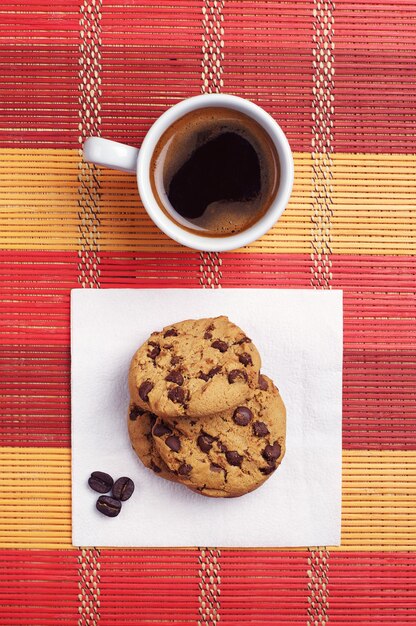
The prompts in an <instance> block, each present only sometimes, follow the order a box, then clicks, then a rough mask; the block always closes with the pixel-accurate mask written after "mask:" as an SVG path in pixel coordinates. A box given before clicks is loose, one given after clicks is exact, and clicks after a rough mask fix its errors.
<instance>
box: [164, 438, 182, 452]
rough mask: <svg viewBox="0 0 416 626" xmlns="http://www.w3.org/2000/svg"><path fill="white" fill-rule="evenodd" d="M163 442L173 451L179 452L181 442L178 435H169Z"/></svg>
mask: <svg viewBox="0 0 416 626" xmlns="http://www.w3.org/2000/svg"><path fill="white" fill-rule="evenodd" d="M165 444H166V445H167V447H168V448H170V449H171V450H172V451H173V452H179V450H180V449H181V442H180V440H179V437H177V436H176V435H170V437H168V438H167V439H165Z"/></svg>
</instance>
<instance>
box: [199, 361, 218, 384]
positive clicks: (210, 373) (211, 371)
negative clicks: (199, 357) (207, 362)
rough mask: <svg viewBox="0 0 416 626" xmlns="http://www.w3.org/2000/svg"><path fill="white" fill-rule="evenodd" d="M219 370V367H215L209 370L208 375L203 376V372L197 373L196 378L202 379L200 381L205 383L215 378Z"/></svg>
mask: <svg viewBox="0 0 416 626" xmlns="http://www.w3.org/2000/svg"><path fill="white" fill-rule="evenodd" d="M221 369H222V368H221V365H218V366H217V367H213V368H211V369H210V370H209V372H208V374H204V372H199V376H198V378H202V380H205V382H207V381H208V380H209V379H210V378H212V377H213V376H215V374H218V372H220V371H221Z"/></svg>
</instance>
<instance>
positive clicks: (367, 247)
mask: <svg viewBox="0 0 416 626" xmlns="http://www.w3.org/2000/svg"><path fill="white" fill-rule="evenodd" d="M331 158H332V161H333V165H332V173H333V179H332V183H331V185H332V187H331V201H332V204H331V208H332V215H331V251H332V252H333V253H336V254H342V253H344V254H414V253H415V252H416V235H415V232H416V230H415V227H416V214H415V212H414V210H413V207H414V205H415V202H416V180H415V176H414V172H415V167H416V156H415V155H410V154H409V155H403V154H395V155H391V154H345V153H338V154H334V153H333V154H332V155H331ZM310 159H311V157H310V156H309V155H300V154H295V173H296V174H295V175H296V183H295V187H296V185H297V186H298V188H299V189H300V190H301V195H300V196H299V197H298V196H297V194H296V192H295V193H294V194H292V199H291V208H292V207H293V209H292V212H291V211H289V214H287V212H286V211H285V213H284V214H283V218H282V219H281V220H279V222H278V223H277V224H276V226H275V227H274V228H272V229H271V230H270V231H269V232H268V233H267V234H266V235H265V236H264V237H262V238H261V239H260V240H258V241H256V242H254V243H253V244H251V245H250V246H247V247H246V248H244V249H242V250H240V251H241V252H263V253H267V252H304V251H309V250H303V247H302V245H301V244H300V241H299V239H296V237H297V236H298V234H299V232H300V231H299V228H298V224H296V225H295V223H294V222H295V220H294V219H293V218H294V215H295V214H296V215H297V214H298V213H299V212H300V214H301V215H303V219H304V224H305V225H307V226H308V241H309V240H310V231H311V227H312V225H311V209H310V204H309V203H310V202H311V197H312V196H311V189H310V182H309V180H307V178H306V177H305V174H306V171H307V169H308V168H307V166H308V163H309V160H310ZM300 166H301V171H299V167H300ZM300 198H301V202H299V199H300ZM305 205H306V207H309V208H308V210H307V211H305V208H306V207H305ZM286 221H287V222H289V223H287V222H286ZM284 234H285V235H289V237H290V240H292V239H293V238H295V239H293V241H295V240H297V241H298V246H297V247H296V248H290V247H288V245H287V243H285V241H284V240H285V237H283V239H282V235H284ZM309 247H310V244H309Z"/></svg>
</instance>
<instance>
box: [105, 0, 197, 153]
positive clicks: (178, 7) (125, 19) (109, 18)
mask: <svg viewBox="0 0 416 626" xmlns="http://www.w3.org/2000/svg"><path fill="white" fill-rule="evenodd" d="M101 28H102V42H103V47H102V71H101V80H102V82H101V89H102V98H101V105H102V106H101V132H102V135H103V136H105V137H110V138H111V139H117V140H119V141H125V142H127V143H132V144H134V145H139V144H140V143H141V141H142V139H143V137H144V135H145V133H146V132H147V130H148V128H149V127H150V126H151V124H152V123H153V122H154V121H155V120H156V119H157V118H158V117H159V116H160V115H161V114H162V113H163V112H164V111H165V110H166V109H167V108H169V107H170V106H171V105H173V104H175V103H176V102H178V101H179V100H182V99H183V98H187V97H188V96H192V95H197V94H198V93H200V89H201V45H202V42H201V36H202V13H201V2H200V1H199V0H178V1H177V2H174V3H172V2H166V0H164V1H161V2H157V3H155V2H153V0H143V1H142V2H140V3H139V4H137V5H136V4H135V5H124V6H123V8H122V10H120V4H119V3H118V2H106V3H105V10H104V11H103V15H102V20H101Z"/></svg>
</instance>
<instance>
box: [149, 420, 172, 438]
mask: <svg viewBox="0 0 416 626" xmlns="http://www.w3.org/2000/svg"><path fill="white" fill-rule="evenodd" d="M171 433H172V429H171V428H169V426H167V425H166V424H165V422H159V423H158V424H156V426H155V427H154V428H153V430H152V434H153V435H154V437H163V435H170V434H171Z"/></svg>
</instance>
